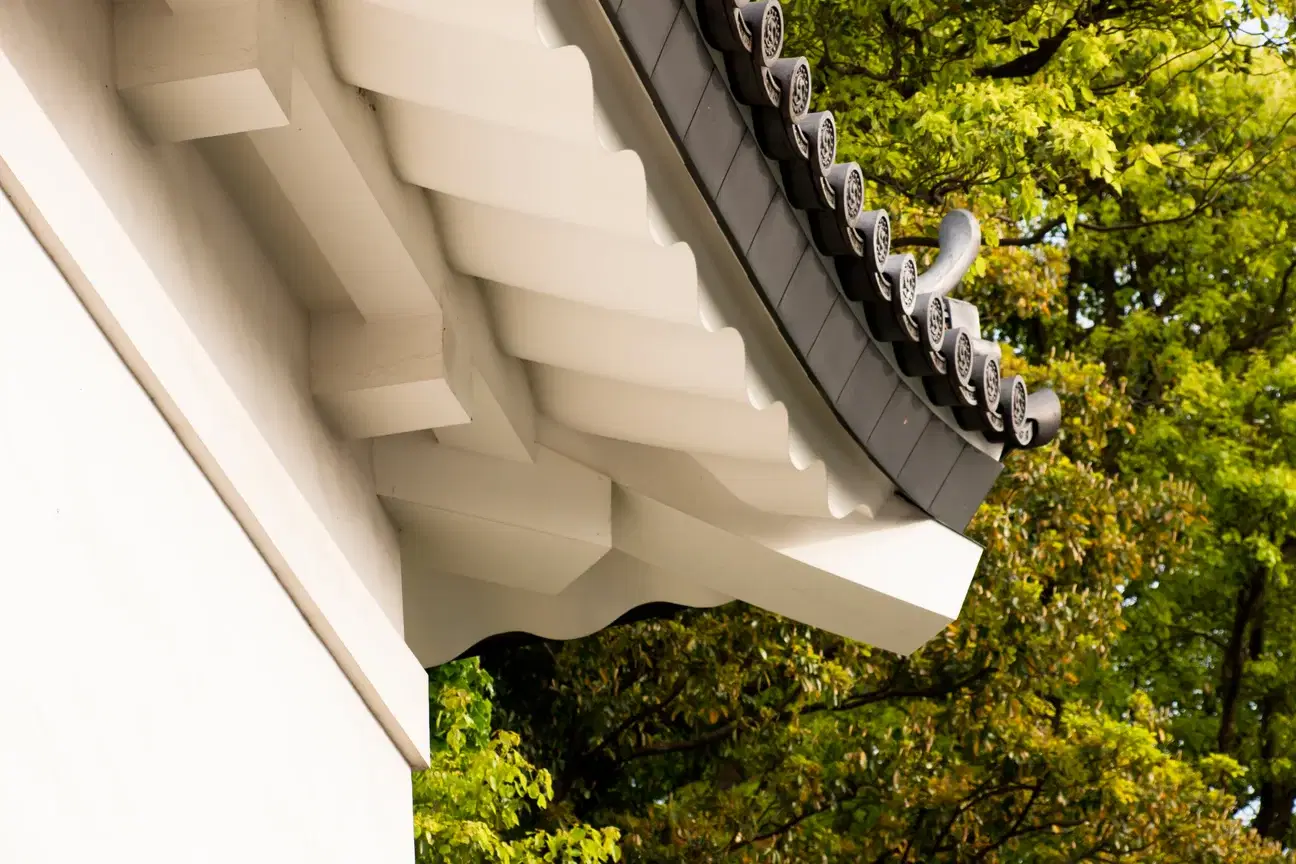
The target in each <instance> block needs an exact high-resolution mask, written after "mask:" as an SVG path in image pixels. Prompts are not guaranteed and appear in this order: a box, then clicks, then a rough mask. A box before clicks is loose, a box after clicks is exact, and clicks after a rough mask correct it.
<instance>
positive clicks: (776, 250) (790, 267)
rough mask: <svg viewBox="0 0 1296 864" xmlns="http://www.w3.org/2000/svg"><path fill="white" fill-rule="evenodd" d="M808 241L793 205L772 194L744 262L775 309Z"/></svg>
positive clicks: (780, 196)
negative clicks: (772, 197) (749, 267)
mask: <svg viewBox="0 0 1296 864" xmlns="http://www.w3.org/2000/svg"><path fill="white" fill-rule="evenodd" d="M808 242H809V241H808V240H806V236H805V232H804V231H802V230H801V224H800V223H799V222H797V219H796V214H794V213H793V212H792V205H791V204H789V203H788V201H787V199H786V198H784V197H783V196H782V195H775V196H774V200H773V201H771V202H770V206H769V209H768V210H766V211H765V218H764V219H762V220H761V224H760V228H758V229H756V239H755V240H753V241H752V245H751V249H749V250H748V252H747V263H748V265H750V266H751V269H752V272H753V273H755V274H756V280H757V282H759V283H760V287H761V290H762V291H764V292H765V298H766V299H767V300H769V302H770V303H772V304H774V305H775V306H777V305H778V302H779V301H780V300H782V299H783V293H784V292H785V291H787V287H788V282H790V281H792V273H793V271H795V270H796V266H797V262H798V261H800V260H801V254H802V253H803V252H805V249H806V245H807V243H808Z"/></svg>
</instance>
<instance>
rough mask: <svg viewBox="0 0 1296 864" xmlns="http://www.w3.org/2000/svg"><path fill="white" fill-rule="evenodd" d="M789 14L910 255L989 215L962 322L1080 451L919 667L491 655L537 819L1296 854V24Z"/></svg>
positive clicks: (1062, 446) (814, 660) (890, 847)
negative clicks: (539, 780) (995, 350)
mask: <svg viewBox="0 0 1296 864" xmlns="http://www.w3.org/2000/svg"><path fill="white" fill-rule="evenodd" d="M785 5H786V6H787V7H788V11H789V32H790V41H791V49H792V52H793V53H804V54H806V55H807V56H808V57H809V58H810V59H811V62H812V63H813V66H814V72H815V80H816V88H817V90H818V94H819V95H818V97H817V104H819V105H825V106H827V107H831V108H832V109H833V110H834V111H835V112H836V113H837V115H838V117H839V121H840V123H839V125H840V128H841V129H842V130H843V142H842V156H841V158H843V159H854V160H857V161H858V162H859V163H860V164H861V166H863V168H864V172H865V175H866V176H867V177H868V179H869V186H870V189H869V194H870V198H871V202H870V203H871V205H872V206H885V207H887V208H888V209H889V210H890V211H891V213H892V215H893V217H894V218H895V221H896V226H897V231H896V235H897V239H896V243H897V245H898V246H900V247H902V248H910V249H916V250H919V251H920V252H923V253H924V254H931V253H932V252H934V246H935V240H934V237H935V234H936V226H937V224H938V222H939V219H940V217H941V216H942V215H943V213H945V212H946V211H947V210H948V209H949V208H951V207H954V206H966V207H970V208H971V209H972V210H973V211H974V212H975V213H977V215H978V216H979V217H980V219H981V221H982V224H983V227H984V230H985V241H986V242H985V248H983V250H982V256H981V258H980V260H979V263H978V265H977V267H976V268H975V269H974V271H973V273H972V274H971V275H970V278H969V279H968V280H967V282H966V284H965V285H964V287H963V289H961V290H962V292H963V296H966V297H968V298H969V299H973V300H975V301H976V302H977V303H978V305H980V307H981V308H982V310H983V312H982V319H983V321H984V322H987V323H989V324H992V325H993V326H994V327H995V328H996V336H997V338H999V339H1001V340H1002V342H1003V343H1004V345H1005V349H1006V354H1007V355H1010V356H1009V357H1008V359H1007V361H1006V363H1005V366H1006V367H1007V368H1008V370H1009V371H1015V372H1020V373H1021V374H1023V375H1025V376H1026V377H1027V378H1028V379H1029V380H1030V381H1031V382H1032V384H1033V385H1034V384H1044V383H1048V384H1050V385H1052V386H1053V387H1055V388H1056V389H1057V390H1058V391H1059V393H1060V395H1061V396H1062V398H1063V400H1064V405H1065V411H1066V414H1065V417H1066V421H1065V426H1064V431H1063V434H1062V436H1061V438H1060V441H1059V443H1058V444H1057V445H1055V446H1053V447H1051V448H1048V449H1045V450H1043V451H1036V452H1029V453H1019V454H1015V455H1013V456H1011V457H1010V458H1009V460H1008V463H1007V469H1006V471H1005V475H1004V477H1003V479H1002V480H1001V481H1000V483H999V486H998V487H997V489H996V492H995V494H994V495H993V497H992V499H991V500H990V501H989V502H987V504H986V506H985V507H983V508H982V510H981V512H980V514H979V515H978V517H977V519H976V521H975V523H974V525H973V528H972V533H973V536H975V537H976V539H978V540H979V541H981V542H982V543H984V544H985V555H984V557H983V560H982V565H981V568H980V571H979V573H978V575H977V578H976V580H975V582H974V584H973V586H972V589H971V592H970V594H969V596H968V600H967V603H966V604H965V607H964V609H963V611H962V614H961V616H960V618H959V620H958V621H957V622H955V623H954V624H952V625H951V626H950V627H949V628H947V629H946V631H945V632H944V633H943V634H941V635H940V636H938V637H937V638H936V639H934V640H933V641H932V642H931V643H930V644H929V645H927V646H926V647H925V648H924V649H923V650H921V651H919V652H917V653H916V654H914V655H913V656H911V657H908V658H900V657H895V656H892V655H889V654H886V653H885V652H881V651H876V650H871V649H869V648H868V647H866V646H862V645H858V644H854V643H850V642H848V641H846V640H842V639H839V638H837V637H834V636H832V635H830V634H826V633H822V632H819V631H815V630H812V629H810V628H806V627H803V626H800V625H796V624H794V623H792V622H789V621H786V620H783V619H780V618H778V617H776V616H773V615H769V614H766V613H763V612H760V611H759V610H754V609H750V608H747V607H742V606H737V605H734V606H730V607H726V608H723V609H720V610H715V611H711V612H691V613H688V614H686V615H683V616H681V617H679V618H678V619H677V620H672V621H656V622H647V623H640V624H637V625H633V626H629V627H623V628H613V629H611V630H608V631H605V632H603V633H600V634H597V635H596V636H593V637H590V638H589V639H586V640H583V641H581V642H578V643H567V644H563V645H552V646H546V647H544V648H541V649H536V650H529V651H521V652H512V653H510V654H509V655H507V656H499V657H494V658H489V662H488V666H489V667H490V668H491V669H492V670H493V671H494V672H495V673H496V680H497V682H498V686H499V694H498V697H497V699H496V700H495V704H496V715H497V716H496V720H497V722H498V723H499V724H500V725H502V726H504V727H506V728H509V729H514V730H517V731H519V732H520V733H522V735H523V738H522V740H523V741H525V742H526V744H525V752H526V753H527V754H528V757H529V758H531V759H532V760H533V761H534V762H536V763H537V764H543V765H545V766H547V767H548V768H549V769H550V770H552V771H553V778H554V779H553V800H552V802H550V804H551V806H550V807H549V808H548V809H546V810H545V811H543V812H531V813H528V814H526V816H525V817H524V819H523V822H524V824H526V825H527V826H528V827H531V828H537V829H538V828H543V829H544V830H550V831H553V830H560V829H561V828H562V827H563V826H565V825H574V824H586V823H589V824H596V825H609V826H616V827H617V828H619V829H620V830H621V831H622V832H623V841H622V848H623V851H624V854H625V856H626V859H627V860H628V861H643V862H655V864H659V862H673V861H678V862H689V864H696V862H726V864H733V862H786V864H792V862H795V864H802V862H824V864H837V862H841V864H845V862H852V864H853V862H861V861H862V862H876V864H884V862H891V864H909V862H924V864H926V862H978V864H980V862H984V864H999V862H1002V864H1009V862H1012V864H1018V862H1069V864H1081V862H1104V864H1105V862H1114V861H1121V862H1178V861H1202V862H1216V861H1219V862H1223V861H1228V862H1238V864H1262V862H1278V861H1290V860H1291V858H1290V856H1289V853H1287V852H1284V851H1283V848H1282V847H1283V846H1287V847H1290V846H1293V845H1296V828H1294V827H1293V824H1292V822H1293V820H1292V811H1293V808H1294V807H1296V664H1293V663H1292V662H1291V661H1292V654H1293V652H1296V585H1293V582H1294V581H1296V580H1294V579H1293V576H1294V575H1296V570H1294V568H1296V475H1294V474H1293V464H1294V458H1293V457H1296V359H1294V358H1296V332H1294V330H1293V315H1294V313H1296V285H1293V280H1296V275H1294V274H1296V242H1294V241H1293V239H1292V238H1291V237H1289V231H1288V226H1289V225H1290V224H1291V223H1292V221H1293V218H1294V217H1296V212H1294V210H1296V192H1294V190H1296V161H1294V155H1293V146H1296V73H1294V72H1293V70H1292V69H1291V68H1290V67H1291V64H1292V61H1293V59H1294V58H1293V53H1292V51H1291V48H1290V47H1289V45H1288V39H1289V38H1290V37H1291V36H1292V35H1296V32H1294V31H1293V28H1292V27H1291V26H1290V25H1289V24H1288V23H1287V22H1288V21H1291V20H1292V19H1293V14H1292V13H1293V9H1291V8H1285V9H1284V8H1279V7H1277V6H1276V5H1274V4H1263V3H1259V2H1240V0H960V2H951V0H905V2H898V0H791V2H788V3H787V4H785ZM1279 14H1284V15H1285V16H1286V17H1275V16H1277V15H1279ZM1257 19H1259V20H1257ZM1260 20H1263V21H1264V24H1263V26H1262V25H1261V23H1259V21H1260ZM924 250H926V251H924ZM915 578H921V576H920V575H919V574H916V575H915Z"/></svg>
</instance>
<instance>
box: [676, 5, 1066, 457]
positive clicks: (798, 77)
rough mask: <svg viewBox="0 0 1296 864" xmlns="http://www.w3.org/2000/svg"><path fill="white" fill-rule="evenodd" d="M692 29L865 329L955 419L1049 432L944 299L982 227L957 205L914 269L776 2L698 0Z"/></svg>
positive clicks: (971, 323)
mask: <svg viewBox="0 0 1296 864" xmlns="http://www.w3.org/2000/svg"><path fill="white" fill-rule="evenodd" d="M696 3H697V17H698V22H699V25H700V30H701V33H702V36H703V38H704V39H706V41H707V43H708V44H709V45H710V46H711V47H713V48H715V49H717V50H719V51H721V52H722V53H723V54H724V58H725V69H726V71H727V72H728V76H729V82H730V87H731V89H732V91H733V94H734V96H735V97H736V98H737V99H738V101H739V102H741V103H743V104H744V105H746V106H748V107H749V108H751V109H752V115H753V120H754V126H755V131H756V140H757V142H758V143H759V144H760V147H761V150H762V151H763V152H764V153H765V155H766V156H768V157H769V158H770V159H773V160H776V161H777V162H778V163H779V168H780V171H781V174H782V179H783V186H784V189H785V190H786V191H787V196H788V199H789V200H790V201H791V202H792V204H793V205H794V206H796V207H797V208H799V209H801V210H805V211H807V213H806V215H807V217H808V221H809V223H810V228H811V232H812V234H813V237H814V242H815V246H816V248H817V249H818V250H819V252H820V253H822V254H823V255H825V256H828V257H831V258H832V260H833V263H834V265H835V267H836V270H837V275H838V277H839V279H840V280H841V287H842V290H843V292H844V293H845V294H846V296H847V297H848V298H849V299H851V300H852V301H854V302H856V303H858V304H860V305H861V306H862V307H863V313H864V318H865V320H866V321H867V322H868V326H869V330H870V331H871V332H872V334H873V336H874V338H876V339H877V340H878V341H881V342H889V343H891V344H892V346H893V347H894V349H895V355H896V361H897V363H898V365H899V366H900V371H901V372H903V373H904V374H905V375H906V376H908V377H910V378H917V379H920V380H921V381H922V385H923V388H924V390H925V392H926V394H927V397H928V398H929V399H930V400H931V401H932V402H933V403H934V404H936V405H941V406H945V407H948V408H950V409H952V411H953V414H954V417H955V418H956V419H957V421H958V424H959V425H960V426H961V427H962V428H963V429H965V430H968V431H977V432H981V433H982V434H984V435H985V436H986V437H987V438H988V439H990V440H991V441H996V442H1000V443H1003V444H1004V445H1005V446H1006V449H1014V448H1026V447H1039V446H1042V445H1044V444H1047V443H1048V442H1049V441H1051V440H1053V438H1054V437H1055V436H1056V434H1057V431H1058V427H1059V426H1060V423H1061V411H1060V407H1059V404H1058V399H1057V396H1056V394H1054V393H1053V392H1052V391H1051V390H1044V391H1040V392H1038V393H1035V394H1030V393H1028V392H1027V389H1026V385H1025V382H1023V381H1022V380H1021V378H1019V377H1016V376H1014V377H1012V378H1009V379H1007V380H1003V379H1001V376H1000V368H999V363H1000V359H1001V357H1000V349H999V346H998V345H997V344H995V343H993V342H989V341H987V340H984V339H982V338H981V332H980V326H979V319H978V315H977V310H976V308H975V307H974V306H972V304H970V303H967V302H965V301H961V300H955V299H951V298H950V297H949V294H950V292H952V291H953V290H954V288H956V287H957V286H958V284H959V282H960V280H961V279H962V278H963V275H964V274H965V273H966V272H967V270H968V268H969V267H970V266H971V264H972V262H973V261H974V260H975V258H976V256H977V251H978V249H979V247H980V245H981V228H980V226H979V225H978V223H977V220H976V217H974V216H973V215H972V214H971V213H969V212H968V211H966V210H955V211H954V212H952V213H950V214H949V215H948V216H946V217H945V218H944V220H942V222H941V226H940V235H939V239H940V253H939V254H938V256H937V258H936V261H935V262H934V263H933V264H932V266H931V267H930V268H929V269H928V270H927V271H926V272H924V273H923V274H922V275H919V274H918V267H917V262H916V261H915V259H914V257H913V256H912V255H909V254H907V253H902V254H892V253H891V248H890V247H891V224H890V218H889V216H888V214H887V212H886V211H885V210H872V211H865V210H864V209H863V202H864V175H863V172H862V171H861V170H860V167H859V165H857V164H856V163H854V162H848V163H845V164H839V163H837V162H836V156H837V126H836V122H835V121H834V119H833V115H832V112H829V111H824V112H818V113H810V103H811V94H812V92H813V91H812V87H811V77H810V66H809V64H808V63H807V61H806V59H805V58H804V57H797V58H792V59H784V58H783V57H782V56H781V53H782V49H783V38H784V32H785V23H784V18H783V9H782V6H781V5H780V3H779V0H756V2H748V0H696Z"/></svg>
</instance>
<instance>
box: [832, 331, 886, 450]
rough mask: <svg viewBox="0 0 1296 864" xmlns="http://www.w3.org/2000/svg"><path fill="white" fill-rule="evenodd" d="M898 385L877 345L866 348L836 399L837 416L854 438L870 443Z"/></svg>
mask: <svg viewBox="0 0 1296 864" xmlns="http://www.w3.org/2000/svg"><path fill="white" fill-rule="evenodd" d="M898 386H900V376H899V375H897V374H896V371H895V369H893V368H892V367H891V364H890V363H888V362H887V360H886V358H885V357H883V356H882V355H881V353H879V352H878V348H877V346H876V345H868V346H866V347H865V348H864V351H863V353H861V354H860V358H859V361H858V362H856V364H855V368H854V369H853V370H852V371H851V374H850V377H849V378H848V379H846V386H845V387H843V388H842V392H841V395H839V396H838V397H837V413H839V414H841V416H842V419H843V420H845V421H846V425H847V426H849V427H850V428H851V431H852V432H854V433H855V437H856V438H858V439H859V440H861V441H868V440H869V436H870V435H872V434H873V429H874V428H875V427H876V426H877V424H878V420H880V419H882V412H883V411H884V410H886V406H887V404H888V403H889V402H890V401H891V396H892V394H894V393H895V391H896V387H898Z"/></svg>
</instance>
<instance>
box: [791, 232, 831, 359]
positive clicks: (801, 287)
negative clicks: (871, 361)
mask: <svg viewBox="0 0 1296 864" xmlns="http://www.w3.org/2000/svg"><path fill="white" fill-rule="evenodd" d="M836 299H837V289H836V288H835V287H834V286H833V283H832V279H831V278H830V277H829V276H828V271H827V270H825V269H824V267H823V263H822V262H821V261H820V260H819V256H818V255H817V254H816V253H815V251H814V249H812V248H810V247H806V250H805V251H804V252H803V253H802V254H801V260H800V262H798V263H797V267H796V271H795V272H793V274H792V281H791V282H789V283H788V287H787V291H785V292H783V299H782V300H780V301H779V305H778V313H779V319H780V320H781V321H782V322H783V329H784V330H786V331H787V334H788V335H789V336H791V337H792V344H793V345H795V346H796V349H797V350H798V351H800V352H801V356H802V357H809V356H810V349H811V348H813V347H814V343H815V339H817V338H819V331H820V330H822V329H823V323H824V321H825V320H826V319H827V318H828V312H829V310H830V309H832V306H833V301H834V300H836Z"/></svg>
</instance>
